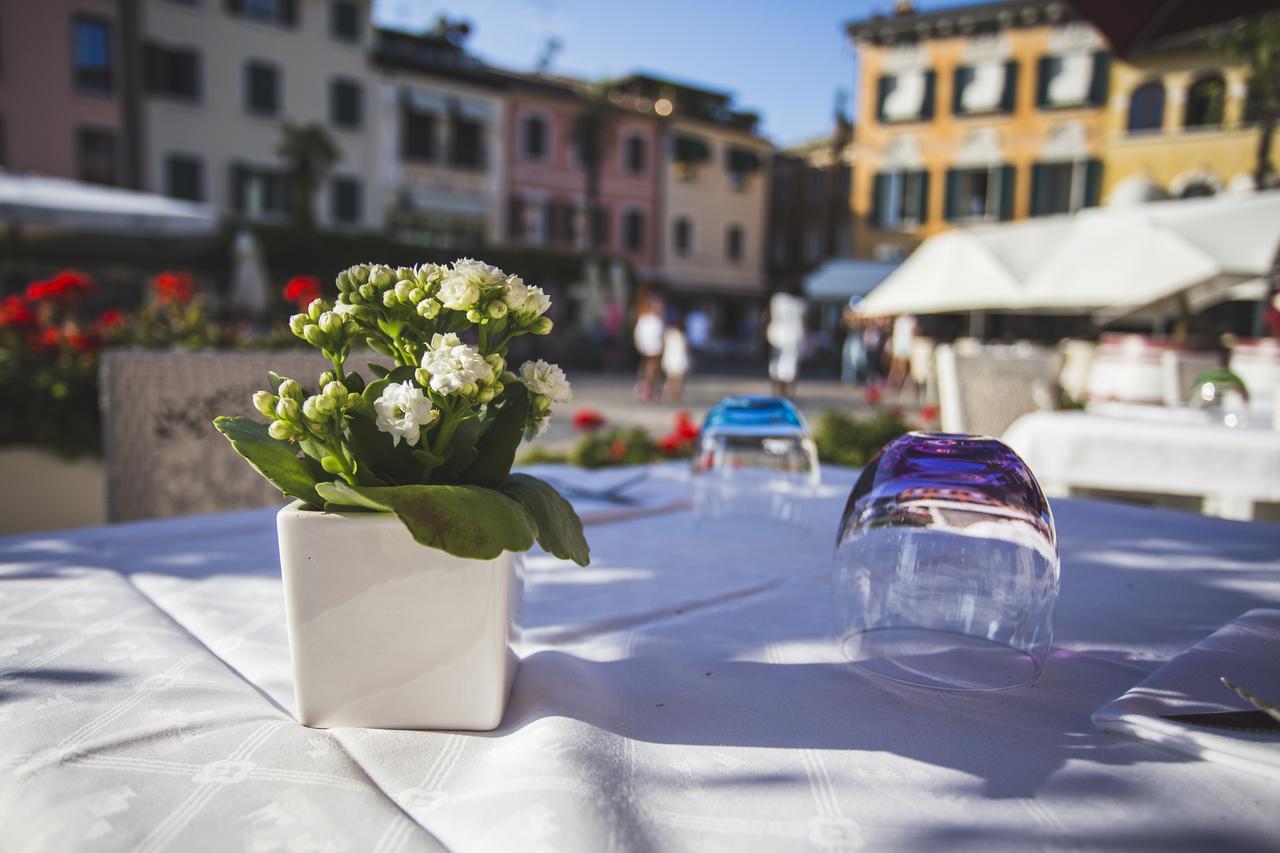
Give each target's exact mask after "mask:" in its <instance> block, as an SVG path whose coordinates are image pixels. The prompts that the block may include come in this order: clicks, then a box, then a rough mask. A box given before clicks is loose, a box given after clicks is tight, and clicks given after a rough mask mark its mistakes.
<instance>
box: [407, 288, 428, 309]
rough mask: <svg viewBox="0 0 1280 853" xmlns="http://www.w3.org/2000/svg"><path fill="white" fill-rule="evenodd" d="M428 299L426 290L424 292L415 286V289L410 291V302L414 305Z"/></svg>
mask: <svg viewBox="0 0 1280 853" xmlns="http://www.w3.org/2000/svg"><path fill="white" fill-rule="evenodd" d="M426 298H427V292H426V291H425V290H423V289H422V288H421V287H418V286H417V285H414V286H413V287H411V288H410V289H409V301H410V302H413V303H415V304H416V303H418V302H421V301H422V300H424V299H426Z"/></svg>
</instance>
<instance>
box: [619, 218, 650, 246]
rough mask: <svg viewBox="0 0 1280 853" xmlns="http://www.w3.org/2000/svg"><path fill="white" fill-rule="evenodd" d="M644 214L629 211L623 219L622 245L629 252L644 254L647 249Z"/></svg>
mask: <svg viewBox="0 0 1280 853" xmlns="http://www.w3.org/2000/svg"><path fill="white" fill-rule="evenodd" d="M644 224H645V223H644V213H643V212H642V211H639V210H628V211H627V212H626V214H624V215H623V217H622V245H623V247H624V248H625V249H626V250H627V251H628V252H643V251H644V247H645V233H644Z"/></svg>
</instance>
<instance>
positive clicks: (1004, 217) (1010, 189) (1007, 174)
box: [1000, 166, 1018, 222]
mask: <svg viewBox="0 0 1280 853" xmlns="http://www.w3.org/2000/svg"><path fill="white" fill-rule="evenodd" d="M1017 177H1018V170H1017V168H1016V167H1014V166H1001V167H1000V221H1001V222H1006V221H1008V220H1010V219H1012V218H1013V199H1014V195H1013V193H1014V189H1015V187H1016V184H1017Z"/></svg>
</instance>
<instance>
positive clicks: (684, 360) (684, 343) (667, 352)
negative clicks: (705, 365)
mask: <svg viewBox="0 0 1280 853" xmlns="http://www.w3.org/2000/svg"><path fill="white" fill-rule="evenodd" d="M662 372H663V374H664V375H665V376H666V377H667V382H666V385H665V386H664V387H663V396H664V397H666V398H667V402H668V403H679V402H680V398H681V396H683V394H684V378H685V375H686V374H688V372H689V342H688V339H687V338H686V337H685V334H684V329H683V328H681V323H680V315H679V314H677V313H676V312H675V311H672V312H671V313H669V314H668V315H667V329H666V331H665V332H663V334H662Z"/></svg>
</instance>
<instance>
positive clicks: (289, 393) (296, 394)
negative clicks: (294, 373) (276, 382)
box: [276, 379, 302, 402]
mask: <svg viewBox="0 0 1280 853" xmlns="http://www.w3.org/2000/svg"><path fill="white" fill-rule="evenodd" d="M276 393H277V394H279V395H280V396H281V397H292V398H293V399H295V400H298V401H299V402H301V400H302V386H301V385H299V384H298V381H297V380H296V379H286V380H284V381H283V382H281V383H280V387H279V388H277V389H276Z"/></svg>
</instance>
